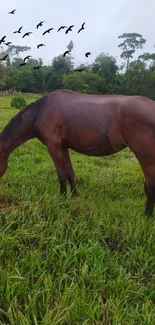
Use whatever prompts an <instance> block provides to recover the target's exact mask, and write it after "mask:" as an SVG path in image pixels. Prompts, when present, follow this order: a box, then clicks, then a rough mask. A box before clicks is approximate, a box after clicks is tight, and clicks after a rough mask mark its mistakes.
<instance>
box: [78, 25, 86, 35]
mask: <svg viewBox="0 0 155 325" xmlns="http://www.w3.org/2000/svg"><path fill="white" fill-rule="evenodd" d="M84 25H85V23H83V24H82V26H81V28H80V29H79V30H78V33H80V32H81V31H82V30H83V29H84Z"/></svg>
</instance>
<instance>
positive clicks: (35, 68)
mask: <svg viewBox="0 0 155 325" xmlns="http://www.w3.org/2000/svg"><path fill="white" fill-rule="evenodd" d="M40 68H42V66H41V65H38V67H34V68H33V69H34V70H39V69H40Z"/></svg>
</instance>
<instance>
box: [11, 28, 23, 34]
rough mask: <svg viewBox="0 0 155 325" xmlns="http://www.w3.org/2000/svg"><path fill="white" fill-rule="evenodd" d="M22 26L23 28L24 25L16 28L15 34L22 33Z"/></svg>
mask: <svg viewBox="0 0 155 325" xmlns="http://www.w3.org/2000/svg"><path fill="white" fill-rule="evenodd" d="M22 28H23V26H22V27H20V28H19V29H18V30H15V32H13V34H16V33H18V34H20V33H21V30H22Z"/></svg>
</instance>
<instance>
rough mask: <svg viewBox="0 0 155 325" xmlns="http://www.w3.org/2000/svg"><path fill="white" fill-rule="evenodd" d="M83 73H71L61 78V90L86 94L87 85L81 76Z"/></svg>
mask: <svg viewBox="0 0 155 325" xmlns="http://www.w3.org/2000/svg"><path fill="white" fill-rule="evenodd" d="M83 73H84V72H73V73H72V74H69V75H67V74H66V75H64V76H63V84H62V85H63V88H65V89H70V90H73V91H77V92H80V93H88V91H89V85H88V84H87V83H86V81H84V78H83V76H82V74H83Z"/></svg>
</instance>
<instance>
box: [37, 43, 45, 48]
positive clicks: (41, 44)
mask: <svg viewBox="0 0 155 325" xmlns="http://www.w3.org/2000/svg"><path fill="white" fill-rule="evenodd" d="M42 46H46V45H45V44H43V43H40V44H38V45H37V49H39V47H42Z"/></svg>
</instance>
